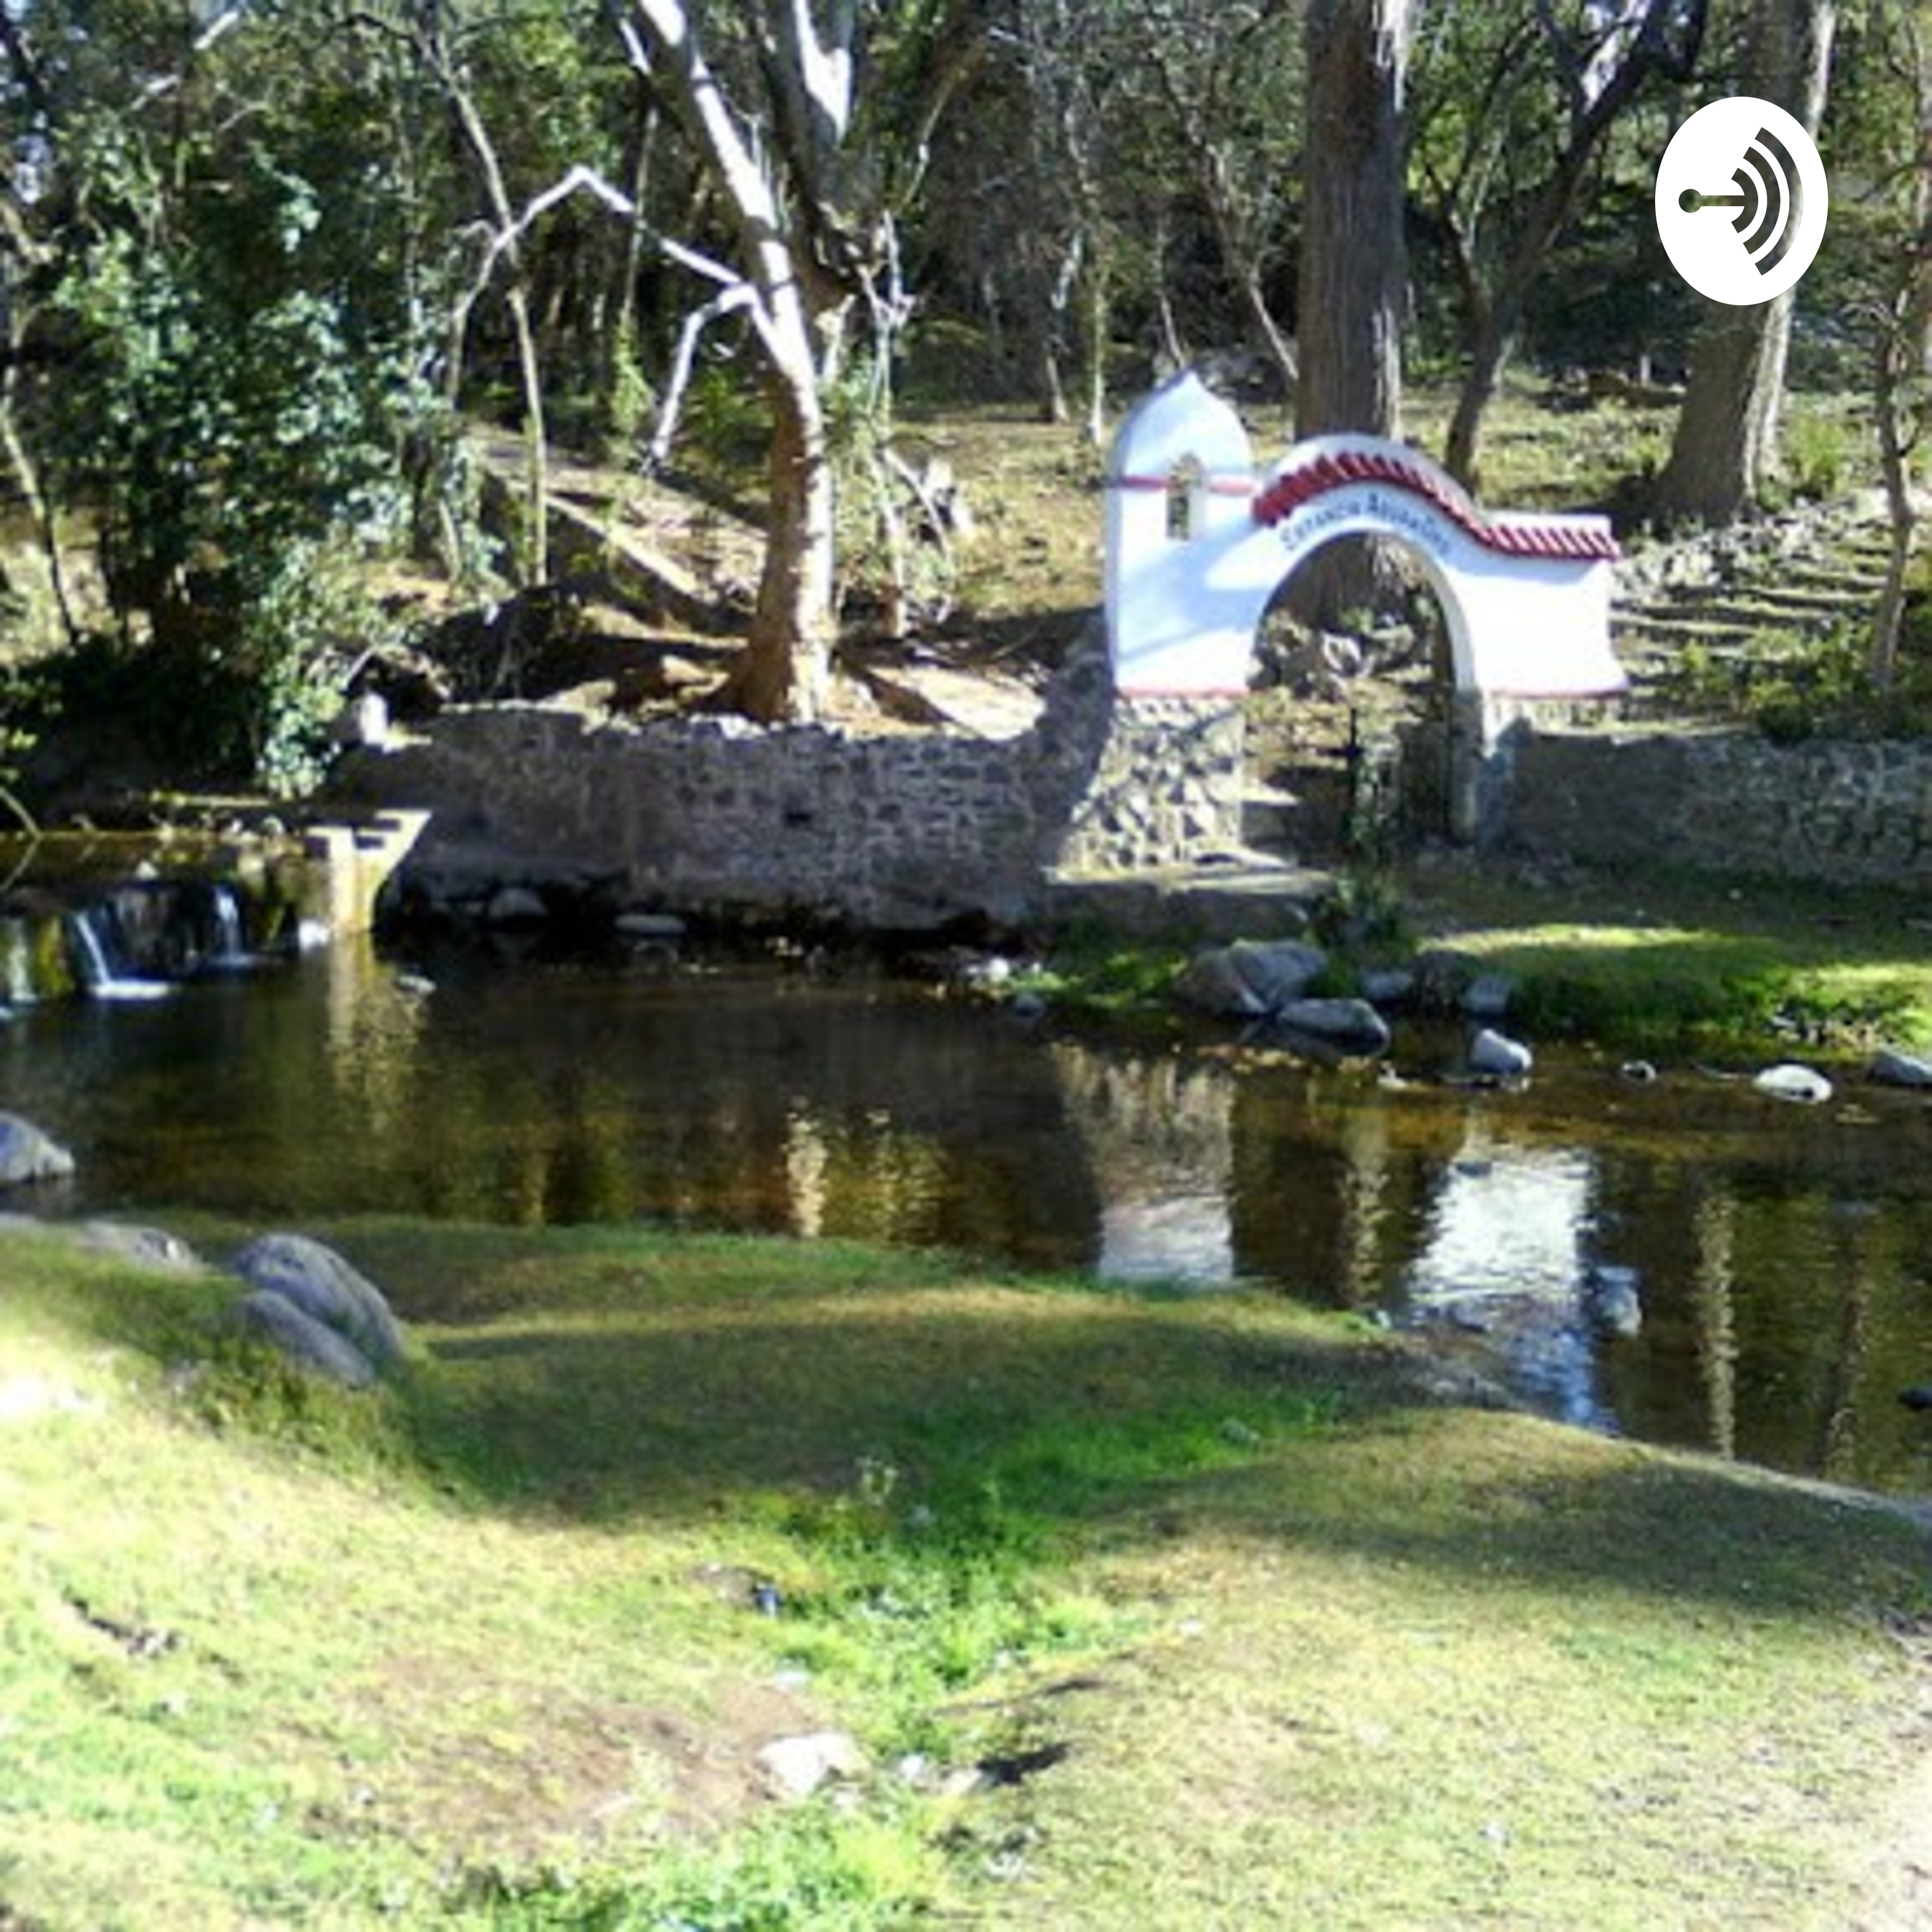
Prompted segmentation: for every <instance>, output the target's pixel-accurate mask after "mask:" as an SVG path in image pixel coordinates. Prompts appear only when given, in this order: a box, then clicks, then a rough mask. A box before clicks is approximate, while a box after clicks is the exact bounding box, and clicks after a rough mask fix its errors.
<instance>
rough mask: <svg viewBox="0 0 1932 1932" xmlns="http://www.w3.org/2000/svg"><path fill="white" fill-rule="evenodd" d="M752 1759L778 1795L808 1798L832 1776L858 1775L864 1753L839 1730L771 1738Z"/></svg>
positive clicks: (860, 1772) (863, 1761) (863, 1764)
mask: <svg viewBox="0 0 1932 1932" xmlns="http://www.w3.org/2000/svg"><path fill="white" fill-rule="evenodd" d="M756 1763H757V1767H758V1769H759V1770H760V1772H762V1773H763V1775H764V1778H765V1781H766V1784H769V1786H770V1787H771V1788H772V1791H773V1792H774V1793H775V1795H776V1796H778V1797H781V1798H809V1797H810V1796H811V1794H812V1793H814V1791H817V1790H819V1789H820V1787H822V1786H823V1785H826V1784H830V1783H831V1782H832V1781H833V1780H834V1779H835V1778H858V1777H861V1776H862V1775H864V1772H865V1754H864V1753H863V1752H862V1751H860V1750H859V1747H858V1745H856V1744H855V1743H854V1742H853V1740H852V1739H850V1737H849V1736H847V1734H846V1733H844V1732H843V1731H814V1732H812V1733H810V1734H809V1735H808V1736H804V1737H799V1738H778V1739H774V1740H773V1741H772V1742H771V1743H770V1744H768V1745H766V1746H765V1748H764V1749H763V1751H760V1752H759V1753H758V1754H757V1760H756Z"/></svg>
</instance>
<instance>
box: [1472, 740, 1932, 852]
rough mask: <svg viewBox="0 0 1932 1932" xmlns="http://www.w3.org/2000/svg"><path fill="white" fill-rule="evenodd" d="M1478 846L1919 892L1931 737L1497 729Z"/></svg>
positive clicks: (1929, 809)
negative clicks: (1778, 739)
mask: <svg viewBox="0 0 1932 1932" xmlns="http://www.w3.org/2000/svg"><path fill="white" fill-rule="evenodd" d="M1478 842H1479V844H1481V845H1483V846H1484V847H1488V848H1490V849H1495V850H1508V851H1513V852H1519V853H1526V854H1529V855H1530V856H1536V857H1543V858H1552V859H1559V858H1560V859H1574V860H1576V861H1578V862H1583V863H1585V864H1612V865H1614V864H1625V863H1631V862H1644V863H1646V864H1652V865H1658V864H1661V865H1682V866H1686V867H1690V868H1695V869H1699V870H1706V871H1726V872H1733V873H1762V874H1770V875H1772V876H1777V877H1787V878H1797V879H1817V880H1832V881H1840V882H1843V883H1871V884H1887V885H1892V884H1912V885H1918V884H1925V883H1932V743H1927V742H1917V741H1902V742H1879V743H1850V742H1840V741H1836V740H1833V741H1830V742H1823V741H1821V742H1816V743H1810V744H1798V745H1774V744H1771V743H1769V742H1766V740H1764V739H1762V738H1760V737H1758V736H1756V735H1755V734H1753V733H1746V732H1731V731H1711V732H1704V733H1687V732H1682V731H1677V732H1670V733H1666V732H1662V731H1656V732H1640V731H1602V730H1598V731H1561V730H1539V729H1535V728H1533V727H1530V726H1529V725H1527V724H1519V725H1517V726H1516V727H1512V729H1511V730H1510V731H1509V732H1508V733H1505V737H1504V739H1503V741H1502V743H1501V744H1500V745H1499V747H1498V750H1497V754H1496V759H1495V760H1494V761H1493V764H1492V766H1491V770H1490V782H1489V783H1488V784H1487V786H1486V787H1485V795H1484V808H1483V816H1482V822H1481V825H1480V826H1479V828H1478Z"/></svg>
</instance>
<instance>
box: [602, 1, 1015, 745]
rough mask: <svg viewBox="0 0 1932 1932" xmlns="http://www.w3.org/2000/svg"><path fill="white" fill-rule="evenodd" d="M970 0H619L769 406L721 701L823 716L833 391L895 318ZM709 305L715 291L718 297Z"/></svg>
mask: <svg viewBox="0 0 1932 1932" xmlns="http://www.w3.org/2000/svg"><path fill="white" fill-rule="evenodd" d="M971 8H972V0H911V4H909V5H904V6H903V7H897V8H894V9H892V10H878V9H874V8H870V7H862V6H861V5H859V0H831V4H829V5H822V6H820V7H818V8H817V9H816V10H814V7H813V5H811V0H737V3H736V4H725V0H719V4H714V5H710V6H708V7H706V6H704V5H702V4H701V0H629V7H628V13H626V15H625V19H624V30H625V38H626V43H627V45H628V47H629V49H630V52H631V59H632V61H633V62H634V65H635V66H636V67H637V69H638V71H640V73H641V74H643V75H644V76H645V77H646V79H647V80H649V82H650V83H651V84H652V86H655V88H657V89H659V90H660V91H661V94H662V95H663V97H664V100H665V101H666V102H667V105H668V107H669V108H670V111H671V112H672V113H673V114H674V115H676V118H677V120H678V121H679V124H681V126H682V128H683V130H684V132H685V136H686V137H687V139H688V140H689V142H691V145H692V148H693V149H694V152H695V153H696V154H697V156H698V157H699V158H700V161H701V163H702V165H703V168H704V169H705V171H706V173H707V175H709V179H710V181H711V184H712V187H713V189H714V190H715V193H717V195H718V197H719V198H720V200H721V203H722V205H723V208H724V213H725V218H726V220H727V224H728V226H730V229H731V230H732V232H733V237H734V241H735V249H734V259H733V260H732V261H731V262H730V263H726V262H723V261H720V260H716V259H715V258H714V257H710V256H708V255H706V254H703V253H701V252H700V251H697V250H696V249H694V248H680V249H679V251H678V255H679V259H680V260H682V261H683V262H684V263H685V264H686V266H689V267H691V269H694V271H695V272H697V273H698V274H700V275H702V276H704V277H706V278H709V280H710V281H711V282H712V284H714V285H715V287H721V288H722V289H723V290H726V291H727V292H729V293H730V294H731V295H732V296H733V298H734V305H735V306H737V307H739V308H742V311H744V313H745V314H746V315H748V317H749V319H750V321H751V327H752V329H753V332H754V335H755V338H756V341H757V345H758V347H759V350H760V352H761V355H762V359H763V368H764V371H765V374H766V377H767V379H768V380H767V384H766V386H767V389H768V392H769V399H770V407H771V413H772V440H771V452H770V466H769V482H768V493H769V512H768V523H767V528H766V544H765V559H764V566H763V574H762V576H761V577H760V582H759V585H758V592H757V602H756V604H755V606H754V611H753V614H752V618H751V630H750V634H749V635H748V639H747V641H746V649H745V653H744V656H743V658H742V661H741V664H740V666H739V670H738V671H737V672H736V674H735V675H734V677H733V681H732V687H731V691H730V695H731V697H733V700H734V701H735V702H736V703H737V704H738V705H739V706H740V707H741V708H742V709H744V710H745V711H747V712H750V713H751V715H753V716H754V717H757V718H764V719H766V720H769V721H778V720H790V721H806V720H809V719H811V718H814V717H815V716H817V715H818V714H819V712H820V711H821V709H823V705H824V703H825V700H826V691H827V687H828V685H829V679H830V672H831V658H832V641H833V631H834V625H835V607H834V601H833V581H834V578H833V573H834V565H835V543H836V523H835V514H836V507H837V506H836V502H835V466H834V455H835V452H834V450H833V448H832V415H831V411H830V410H829V407H828V405H829V400H830V396H831V392H832V389H833V388H834V387H835V385H836V384H837V383H838V381H839V380H840V378H841V375H842V374H844V371H845V370H846V368H847V362H848V358H849V356H850V352H851V350H852V347H853V338H854V336H855V334H856V328H855V324H857V325H859V326H865V327H868V328H869V329H871V332H872V337H873V341H872V351H873V353H874V356H875V358H876V359H877V361H878V362H879V363H880V364H881V365H883V362H885V360H886V359H887V358H888V357H889V353H890V347H891V341H892V337H893V336H894V335H895V333H896V332H897V330H898V328H899V326H900V325H901V323H902V322H903V320H904V314H905V305H904V292H903V289H902V287H901V284H900V277H899V253H898V220H899V217H900V215H901V213H902V211H903V210H904V207H905V206H906V205H907V202H909V200H910V197H911V196H912V194H913V191H914V190H915V189H916V183H917V179H918V175H919V169H920V166H921V163H922V155H923V152H924V149H925V145H926V136H928V134H929V132H930V130H931V127H932V123H933V121H935V119H936V118H937V117H938V114H939V113H940V112H941V110H942V108H943V107H944V104H945V102H946V101H947V98H949V96H950V95H951V94H952V92H953V90H954V89H955V88H956V86H957V84H958V83H959V81H960V80H962V78H963V77H964V76H965V72H966V71H967V69H968V66H969V65H970V64H971V61H972V59H973V58H974V55H975V54H976V53H977V49H978V46H979V43H980V35H979V34H978V33H977V31H976V27H975V23H974V17H973V13H972V10H971ZM712 299H714V300H715V289H714V293H713V296H712Z"/></svg>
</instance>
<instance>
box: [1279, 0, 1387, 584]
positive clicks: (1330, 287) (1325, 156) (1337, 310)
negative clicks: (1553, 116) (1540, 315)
mask: <svg viewBox="0 0 1932 1932" xmlns="http://www.w3.org/2000/svg"><path fill="white" fill-rule="evenodd" d="M1414 24H1415V22H1414V11H1413V8H1412V4H1411V0H1309V6H1308V11H1307V18H1306V21H1305V24H1304V33H1305V34H1306V41H1307V63H1308V81H1307V86H1308V107H1307V130H1308V132H1307V149H1306V153H1307V160H1306V162H1305V163H1304V205H1303V214H1302V231H1301V266H1300V278H1299V290H1298V322H1297V335H1298V343H1299V347H1300V357H1299V362H1300V370H1299V380H1298V383H1297V385H1296V388H1295V434H1296V435H1297V436H1298V437H1311V436H1320V435H1323V434H1328V433H1329V432H1331V431H1342V430H1353V431H1361V432H1363V433H1364V434H1370V435H1375V436H1393V435H1394V434H1397V430H1398V428H1399V427H1400V416H1401V406H1402V348H1401V319H1402V313H1403V300H1404V296H1405V292H1406V287H1407V281H1408V264H1407V258H1406V254H1405V251H1404V248H1403V187H1404V176H1405V158H1406V157H1405V152H1404V150H1405V145H1406V144H1405V133H1404V126H1403V83H1404V79H1405V76H1406V71H1407V67H1408V56H1409V40H1410V37H1411V34H1412V31H1413V29H1414ZM1380 575H1381V573H1380V572H1379V571H1378V568H1377V567H1376V563H1375V562H1374V560H1373V556H1371V555H1370V554H1367V553H1364V552H1363V551H1361V550H1358V549H1353V548H1352V549H1350V550H1343V551H1342V552H1341V553H1339V554H1338V553H1329V554H1328V555H1326V556H1319V557H1317V558H1316V559H1315V560H1314V561H1313V562H1312V563H1311V564H1310V565H1309V566H1308V567H1307V570H1306V571H1305V572H1304V576H1305V577H1306V579H1307V588H1306V589H1301V586H1298V607H1299V608H1300V609H1301V610H1302V611H1303V612H1304V614H1306V615H1307V616H1310V619H1312V620H1313V621H1315V622H1332V621H1333V620H1334V619H1335V618H1336V617H1337V616H1339V615H1340V613H1342V612H1343V611H1345V610H1349V609H1352V608H1353V607H1358V606H1360V605H1363V604H1373V603H1374V602H1375V601H1377V600H1378V598H1379V595H1381V589H1380V585H1379V581H1378V580H1379V577H1380Z"/></svg>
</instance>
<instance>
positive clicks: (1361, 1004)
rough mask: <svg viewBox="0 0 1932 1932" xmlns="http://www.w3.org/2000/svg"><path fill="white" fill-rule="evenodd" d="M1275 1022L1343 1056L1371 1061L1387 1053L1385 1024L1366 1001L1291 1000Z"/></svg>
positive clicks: (1387, 1044) (1277, 1015) (1387, 1035)
mask: <svg viewBox="0 0 1932 1932" xmlns="http://www.w3.org/2000/svg"><path fill="white" fill-rule="evenodd" d="M1275 1019H1276V1022H1277V1024H1278V1025H1282V1026H1284V1027H1286V1028H1289V1031H1292V1032H1294V1033H1299V1034H1307V1036H1308V1037H1309V1038H1310V1039H1311V1040H1321V1041H1322V1042H1324V1043H1325V1044H1326V1045H1328V1046H1332V1047H1334V1048H1335V1049H1337V1051H1338V1052H1342V1053H1348V1054H1358V1055H1361V1057H1362V1058H1364V1059H1370V1060H1373V1059H1374V1058H1376V1057H1377V1056H1379V1055H1382V1054H1385V1053H1386V1052H1388V1050H1389V1041H1390V1038H1391V1036H1390V1033H1389V1025H1388V1021H1387V1020H1385V1019H1383V1018H1382V1015H1381V1014H1380V1013H1377V1012H1376V1010H1375V1008H1374V1007H1372V1006H1370V1004H1369V1003H1368V1001H1366V1000H1291V1001H1289V1002H1288V1004H1286V1006H1284V1007H1283V1008H1282V1009H1281V1010H1280V1012H1279V1013H1277V1014H1276V1015H1275Z"/></svg>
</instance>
